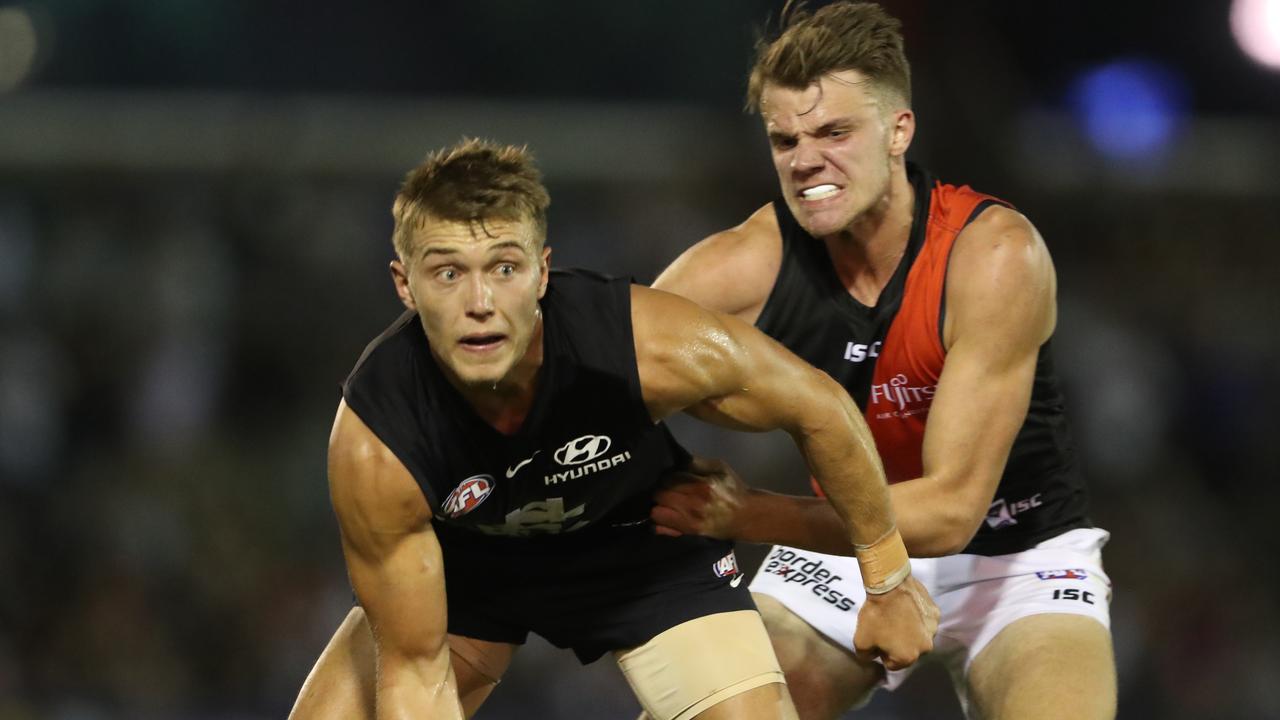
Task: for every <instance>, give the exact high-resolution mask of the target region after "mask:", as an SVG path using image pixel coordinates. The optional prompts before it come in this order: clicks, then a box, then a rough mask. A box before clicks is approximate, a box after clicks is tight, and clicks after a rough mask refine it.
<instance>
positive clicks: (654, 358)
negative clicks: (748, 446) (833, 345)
mask: <svg viewBox="0 0 1280 720" xmlns="http://www.w3.org/2000/svg"><path fill="white" fill-rule="evenodd" d="M632 320H633V328H634V332H635V341H636V349H637V366H638V368H639V371H640V383H641V388H642V391H643V393H644V396H645V402H646V404H647V405H648V406H649V408H650V412H651V413H652V414H653V417H654V418H655V419H661V418H662V417H666V416H667V415H670V414H672V413H674V412H679V411H684V412H687V413H689V414H691V415H693V416H695V417H698V418H700V419H702V420H706V421H708V422H712V423H715V424H717V425H723V426H726V427H730V428H734V429H738V430H751V431H763V430H773V429H779V428H781V429H784V430H788V431H795V430H798V429H799V426H800V423H801V421H802V420H806V419H811V418H813V417H814V416H815V415H814V413H813V412H812V408H809V411H808V412H806V405H811V404H812V403H814V402H815V401H820V400H821V398H815V395H821V394H822V393H821V392H818V390H819V388H821V389H822V390H829V389H830V388H828V387H826V386H827V384H834V381H830V382H829V383H824V380H827V379H826V376H825V375H823V374H822V373H821V372H819V371H817V370H815V369H814V368H812V367H810V366H809V365H807V364H805V363H804V362H803V361H801V360H800V359H799V358H796V357H795V356H794V355H791V354H790V353H789V352H788V351H787V350H786V349H785V348H783V347H782V346H781V345H779V344H778V343H777V342H775V341H773V340H772V339H770V338H769V337H767V336H766V335H764V334H763V333H761V332H760V331H758V330H756V329H755V328H753V327H751V326H750V325H748V324H746V323H745V322H743V321H741V320H738V319H736V318H734V317H732V316H730V315H726V314H722V313H716V312H712V311H710V310H707V309H705V308H702V307H699V306H697V305H694V304H693V303H690V302H688V301H687V300H684V299H682V298H678V297H675V296H673V295H670V294H668V293H662V292H655V291H652V290H648V289H644V288H636V290H635V291H634V292H633V294H632Z"/></svg>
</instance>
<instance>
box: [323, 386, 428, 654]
mask: <svg viewBox="0 0 1280 720" xmlns="http://www.w3.org/2000/svg"><path fill="white" fill-rule="evenodd" d="M329 488H330V497H331V500H332V502H333V507H334V511H335V514H336V515H337V518H338V524H339V527H340V529H341V531H342V547H343V555H344V556H345V558H346V561H347V572H348V574H349V576H350V579H351V584H352V587H353V589H354V590H355V592H356V596H357V598H359V600H360V604H361V605H362V606H363V607H364V609H365V612H366V614H367V615H368V617H369V623H370V626H371V627H372V629H373V631H374V636H375V638H376V639H377V642H378V646H379V654H380V657H382V658H384V659H386V660H397V659H403V660H412V659H415V658H437V657H439V656H440V655H441V653H442V652H443V649H444V647H445V641H446V637H447V617H446V613H445V595H444V564H443V559H442V555H441V551H440V544H439V542H438V541H437V539H436V536H435V532H434V530H433V529H432V527H431V522H430V521H431V511H430V508H429V507H428V505H427V502H426V498H425V497H423V495H422V491H421V489H419V488H418V486H417V483H416V481H415V480H414V479H413V477H412V475H410V474H409V472H408V471H407V470H406V469H405V468H404V466H403V465H402V464H401V463H400V462H399V460H397V459H396V458H395V457H394V455H392V454H391V452H390V451H389V450H388V449H387V448H386V446H385V445H383V444H382V443H381V442H380V441H379V440H378V439H377V438H376V436H374V435H373V433H372V432H371V431H370V430H369V429H368V427H366V426H365V425H364V423H363V422H361V421H360V419H359V418H358V417H356V415H355V413H353V412H351V410H350V409H348V408H346V407H345V405H344V406H343V407H341V408H340V409H339V412H338V418H337V420H336V421H335V426H334V433H333V437H332V438H331V439H330V451H329Z"/></svg>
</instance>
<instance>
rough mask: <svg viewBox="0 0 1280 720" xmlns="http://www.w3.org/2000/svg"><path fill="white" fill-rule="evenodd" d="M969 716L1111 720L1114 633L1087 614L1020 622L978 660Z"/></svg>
mask: <svg viewBox="0 0 1280 720" xmlns="http://www.w3.org/2000/svg"><path fill="white" fill-rule="evenodd" d="M967 691H968V692H967V694H968V703H967V705H968V708H967V709H968V710H969V715H970V716H971V717H978V718H983V719H984V720H1021V719H1022V718H1035V719H1036V720H1041V719H1043V720H1055V719H1056V718H1062V719H1063V720H1066V719H1068V718H1070V719H1071V720H1105V719H1108V718H1113V717H1115V713H1116V671H1115V657H1114V654H1113V652H1112V648H1111V633H1110V631H1109V630H1108V629H1107V628H1106V627H1105V626H1104V625H1103V624H1102V623H1101V622H1099V621H1098V620H1096V619H1094V618H1091V617H1088V616H1084V615H1068V614H1044V615H1032V616H1030V617H1024V618H1022V619H1020V620H1017V621H1015V622H1013V623H1011V624H1010V625H1008V626H1007V627H1005V628H1004V629H1003V630H1001V631H1000V632H999V634H997V635H996V636H995V638H993V639H992V640H991V642H990V643H988V644H987V646H986V647H985V648H983V650H982V651H981V652H980V653H979V654H978V655H977V657H975V658H974V659H973V662H972V663H971V664H970V666H969V674H968V678H967Z"/></svg>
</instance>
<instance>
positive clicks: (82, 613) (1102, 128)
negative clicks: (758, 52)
mask: <svg viewBox="0 0 1280 720" xmlns="http://www.w3.org/2000/svg"><path fill="white" fill-rule="evenodd" d="M780 4H781V3H780V1H779V0H700V1H699V2H678V1H676V0H650V1H649V2H645V3H601V2H585V1H582V0H573V1H569V0H563V1H561V2H543V3H534V2H520V1H518V0H485V1H476V2H469V3H428V2H407V1H406V0H393V1H388V2H380V3H363V4H356V3H341V4H339V3H332V4H331V3H325V2H318V3H311V4H301V3H292V2H284V1H283V0H257V1H254V2H250V1H249V0H225V1H223V2H213V1H212V0H165V1H164V2H154V1H147V0H116V1H115V2H109V1H107V0H47V1H45V2H20V3H12V2H0V720H29V719H35V718H51V719H56V720H99V719H106V718H137V719H150V718H199V719H210V720H212V719H214V718H244V719H257V718H279V717H284V716H285V714H286V713H287V712H288V710H289V708H290V706H291V704H292V702H293V699H294V696H295V694H296V692H297V690H298V687H299V685H300V684H301V682H302V680H303V678H304V677H305V675H306V673H307V671H308V669H309V668H310V666H311V664H312V662H313V661H314V659H315V657H316V655H317V654H318V653H319V651H320V649H321V648H322V647H323V645H324V643H325V642H326V640H327V638H328V636H329V634H330V633H331V632H332V630H333V629H334V628H335V627H336V625H337V623H338V622H339V620H340V619H341V618H342V617H343V615H344V614H345V612H346V610H347V608H348V607H349V603H350V596H349V590H348V589H347V585H346V579H345V575H344V570H343V565H342V561H341V557H340V551H339V546H338V538H337V531H336V528H335V523H334V521H333V517H332V513H331V511H330V509H329V506H328V498H327V495H326V486H325V469H324V456H325V443H326V440H327V435H328V428H329V424H330V422H331V419H332V413H333V409H334V407H335V404H336V402H337V400H338V397H339V393H338V383H339V382H340V381H341V379H342V378H343V377H344V376H345V374H346V372H347V371H348V369H349V368H350V367H351V365H352V364H353V363H354V361H355V359H356V357H357V356H358V354H359V352H360V351H361V349H362V348H363V346H364V344H365V343H366V342H367V341H368V340H369V339H371V338H372V337H373V336H374V335H376V334H377V333H378V332H379V331H381V329H382V328H383V327H384V326H385V325H386V324H387V322H388V321H389V320H390V319H391V318H392V317H393V316H394V315H395V314H396V313H397V312H398V307H399V306H398V305H397V303H396V302H395V298H394V296H393V293H392V290H391V286H390V283H389V282H388V279H387V273H386V269H385V265H386V262H387V261H388V260H389V259H390V257H391V248H390V242H389V234H390V227H391V222H390V215H389V212H388V208H389V205H390V200H391V197H392V195H393V193H394V190H395V188H396V186H397V182H398V180H399V178H400V176H401V175H402V174H403V173H404V172H405V171H406V170H407V169H408V168H410V167H411V166H412V165H414V164H415V163H416V162H417V160H418V159H419V158H420V157H421V156H422V155H423V154H424V153H425V152H426V151H428V150H429V149H432V148H435V147H438V146H441V145H445V144H448V143H451V142H454V141H456V140H457V139H459V138H460V137H461V136H462V135H464V134H471V135H481V136H487V137H492V138H495V139H498V140H502V141H507V142H517V143H529V144H530V145H531V146H532V147H533V148H534V149H535V151H536V152H537V154H538V156H539V157H540V159H541V163H542V166H543V169H544V171H545V174H546V176H547V180H548V182H549V185H550V187H551V190H552V197H553V204H552V209H551V223H550V224H551V228H550V243H551V245H552V246H553V247H554V249H555V254H554V257H553V261H554V264H556V265H560V266H566V265H584V266H589V267H593V268H597V269H602V270H606V271H610V272H614V273H620V274H630V275H633V276H634V277H635V278H637V279H638V280H639V281H642V282H647V281H650V280H652V278H653V277H654V276H655V275H656V273H657V272H658V271H659V270H660V269H661V268H662V267H663V266H664V265H665V264H666V263H667V262H669V261H670V260H671V259H672V258H674V257H675V256H676V255H677V254H678V253H679V252H680V251H681V250H682V249H683V248H685V247H686V246H688V245H689V244H691V243H693V242H694V241H696V240H698V239H699V238H701V237H703V236H704V235H706V234H708V233H710V232H713V231H715V230H717V229H720V228H723V227H726V226H729V225H732V224H736V223H737V222H738V221H739V220H741V219H742V218H744V217H745V216H746V215H747V214H748V213H749V212H750V211H751V210H753V209H754V208H756V207H758V206H759V205H761V204H763V203H764V202H766V201H767V200H769V199H770V198H771V197H772V196H773V192H774V188H773V182H774V180H773V177H772V175H771V169H770V166H769V164H768V158H767V148H766V146H765V143H764V139H763V134H762V133H761V132H760V131H759V128H758V127H757V124H758V120H757V119H755V118H752V117H747V116H745V115H744V114H742V112H741V111H740V106H741V101H742V91H743V85H744V79H745V75H746V72H747V70H748V68H749V64H750V59H751V49H750V48H751V43H752V39H753V35H754V33H755V32H756V30H757V29H758V28H759V27H760V26H761V25H762V24H763V23H764V21H765V20H766V19H767V18H768V17H769V16H770V13H771V12H773V11H776V9H777V7H778V6H779V5H780ZM886 5H887V6H888V7H889V9H890V10H891V11H892V12H894V13H895V14H897V15H898V16H899V17H901V18H902V19H903V21H904V22H905V25H906V35H907V41H908V54H909V56H910V58H911V60H912V63H913V69H914V73H915V88H916V110H917V112H918V117H919V133H918V135H917V138H916V142H915V145H914V147H913V151H912V153H911V156H912V157H913V158H914V159H916V160H917V161H919V162H921V163H923V164H924V165H926V166H927V167H929V168H931V169H932V170H933V171H935V172H936V173H937V174H938V175H939V176H940V177H942V178H943V179H946V180H949V181H955V182H963V183H969V184H972V185H974V186H975V187H977V188H979V189H981V190H984V191H986V192H990V193H994V194H997V195H999V196H1002V197H1004V198H1006V199H1008V200H1010V201H1012V202H1013V203H1015V204H1016V205H1017V206H1018V207H1019V208H1020V209H1022V210H1023V211H1024V212H1026V213H1027V214H1028V215H1029V216H1030V217H1031V218H1032V220H1033V221H1034V222H1036V223H1037V225H1038V226H1039V227H1040V229H1041V231H1042V232H1043V234H1044V236H1045V237H1046V239H1047V240H1048V242H1049V244H1050V247H1051V249H1052V252H1053V253H1054V256H1055V259H1056V262H1057V266H1058V273H1059V285H1060V302H1061V313H1060V316H1061V321H1060V329H1059V332H1058V336H1059V339H1058V340H1057V343H1056V349H1057V359H1058V361H1059V363H1060V366H1061V368H1062V371H1063V373H1064V374H1065V377H1066V381H1067V385H1068V393H1069V395H1068V400H1069V402H1070V408H1071V411H1072V412H1073V414H1074V421H1075V424H1076V428H1077V433H1078V439H1079V442H1080V445H1081V446H1082V447H1083V450H1084V453H1085V462H1086V468H1087V472H1088V477H1089V479H1090V482H1091V486H1092V491H1093V494H1094V508H1095V516H1096V520H1097V521H1098V522H1099V523H1100V524H1101V525H1103V526H1104V527H1107V528H1109V529H1110V530H1111V531H1112V533H1113V538H1112V541H1111V544H1110V545H1109V546H1108V547H1107V551H1106V562H1107V566H1108V570H1109V571H1110V574H1111V576H1112V579H1113V581H1114V583H1115V599H1114V603H1113V605H1112V614H1113V619H1114V626H1115V641H1116V654H1117V661H1118V665H1119V673H1120V716H1121V717H1135V718H1136V717H1142V718H1148V717H1150V718H1157V717H1158V718H1204V717H1213V718H1275V717H1280V685H1278V684H1277V683H1276V678H1280V643H1277V642H1276V641H1277V640H1278V639H1280V632H1277V626H1278V625H1280V619H1278V616H1277V612H1276V610H1277V608H1278V607H1280V579H1278V578H1277V567H1280V563H1277V561H1276V556H1277V553H1278V552H1280V541H1278V540H1277V533H1276V532H1275V527H1274V526H1273V525H1271V523H1272V522H1274V521H1275V518H1276V517H1277V516H1276V511H1277V509H1278V508H1277V502H1276V500H1277V495H1278V494H1280V483H1277V479H1280V478H1278V477H1277V472H1276V468H1277V467H1280V462H1278V460H1280V457H1278V454H1280V453H1278V452H1277V448H1278V447H1280V443H1277V442H1276V437H1277V436H1280V427H1278V425H1280V423H1277V419H1276V418H1277V415H1276V412H1275V408H1276V406H1277V400H1278V399H1280V393H1278V390H1280V387H1278V382H1277V379H1278V373H1277V372H1276V370H1275V368H1276V366H1277V364H1280V334H1278V333H1277V332H1276V329H1275V328H1276V325H1275V322H1276V321H1275V317H1276V311H1277V310H1278V309H1280V307H1278V306H1280V303H1277V301H1276V299H1277V292H1276V290H1275V288H1276V287H1277V284H1278V281H1280V277H1278V275H1280V270H1278V268H1280V243H1278V242H1277V241H1278V240H1280V70H1277V69H1276V66H1280V58H1277V54H1278V53H1280V49H1278V46H1280V2H1277V1H1276V0H1236V1H1235V2H1191V3H1155V2H1149V1H1148V2H1133V3H1121V2H1095V1H1092V0H1090V1H1086V2H1078V3H1013V2H995V1H994V0H979V1H977V2H971V3H942V2H924V0H892V1H890V2H887V3H886ZM1249 13H1255V14H1254V15H1249ZM1250 53H1252V56H1251V55H1250ZM1268 53H1269V54H1268ZM1267 63H1270V64H1271V66H1270V67H1268V65H1267ZM678 430H679V432H680V434H681V436H682V437H683V438H685V439H686V440H687V441H688V442H689V443H690V444H691V445H692V446H694V447H696V448H697V449H699V450H701V451H703V452H707V453H712V454H716V455H720V456H724V457H728V458H730V459H732V460H734V461H736V462H737V463H738V464H739V465H740V467H741V468H742V469H743V472H744V475H745V476H747V477H748V479H749V481H751V482H753V483H755V484H760V485H767V486H770V487H775V488H792V489H797V490H799V489H802V488H803V487H804V474H803V472H802V471H800V470H799V468H798V465H797V460H796V457H795V453H794V452H793V451H792V450H791V449H790V448H789V446H788V443H787V442H786V441H785V439H779V438H776V437H767V438H765V439H764V440H763V441H762V440H761V439H760V438H746V437H734V436H731V435H727V434H723V433H717V432H710V431H707V430H706V429H704V428H701V427H699V426H697V424H696V423H693V422H680V423H678ZM740 554H741V555H742V556H743V558H744V561H745V562H746V564H748V565H750V564H751V563H750V561H751V559H752V558H758V557H759V554H760V551H759V550H758V549H744V550H742V551H740ZM621 560H622V559H620V561H621ZM637 709H638V708H637V706H636V704H635V702H634V700H632V699H631V697H630V696H629V694H628V692H627V690H626V688H625V685H624V684H623V682H622V680H621V677H620V674H619V673H618V671H617V670H616V669H615V668H614V667H613V666H612V664H611V663H609V662H608V661H604V662H599V663H596V664H595V665H593V666H590V667H588V668H586V669H581V668H579V667H578V666H577V664H576V661H574V660H573V659H572V657H571V656H570V655H569V654H568V653H565V652H560V651H557V650H555V649H554V648H550V647H549V646H547V645H545V644H543V643H540V642H533V643H531V644H530V645H529V646H528V647H526V648H525V649H524V650H523V651H522V652H521V653H520V654H518V656H517V660H516V663H515V665H514V666H513V667H512V669H511V671H510V673H509V674H508V679H507V680H505V681H504V682H503V684H502V685H501V686H500V687H499V689H498V690H497V691H496V693H495V694H494V696H493V697H492V699H491V701H490V704H489V706H488V707H487V708H486V710H485V711H483V712H482V713H481V717H487V718H495V719H498V718H521V719H525V718H631V717H634V714H635V713H636V711H637ZM859 717H865V718H908V717H930V718H955V717H959V711H958V709H957V705H956V702H955V700H954V699H953V697H952V696H951V693H950V689H949V687H948V686H947V682H946V679H945V677H944V675H943V673H942V672H941V671H938V670H933V669H930V670H925V671H922V672H920V673H918V674H917V676H916V677H915V678H913V679H912V681H911V682H910V683H908V684H907V685H906V686H905V688H904V689H903V690H902V691H900V692H898V693H896V694H895V695H893V696H884V695H883V694H882V695H881V696H879V697H877V698H876V700H875V701H873V703H872V704H871V705H870V706H869V707H868V708H867V709H866V710H865V711H864V712H863V713H861V714H859Z"/></svg>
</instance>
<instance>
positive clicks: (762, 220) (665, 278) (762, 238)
mask: <svg viewBox="0 0 1280 720" xmlns="http://www.w3.org/2000/svg"><path fill="white" fill-rule="evenodd" d="M781 264H782V233H781V231H780V230H779V226H778V217H777V214H776V213H775V212H774V209H773V205H772V203H770V204H768V205H765V206H763V207H761V208H760V209H758V210H756V211H755V212H754V213H752V214H751V216H750V217H748V218H747V219H746V220H745V221H744V222H742V223H741V224H740V225H737V226H735V227H732V228H729V229H727V230H722V231H720V232H717V233H714V234H712V235H709V236H708V237H706V238H704V239H703V240H701V241H699V242H698V243H696V244H695V245H693V246H692V247H690V248H689V249H687V250H685V251H684V252H683V253H682V254H681V255H680V257H678V258H676V260H675V261H674V262H672V263H671V265H669V266H668V267H667V269H666V270H664V271H663V272H662V274H661V275H659V276H658V279H657V280H656V281H655V282H654V284H653V286H654V287H655V288H658V289H660V290H665V291H667V292H672V293H676V294H677V295H683V296H684V297H687V298H689V299H691V300H693V301H694V302H696V303H698V304H700V305H703V306H706V307H709V308H712V309H714V310H718V311H720V312H725V313H729V314H731V315H742V314H743V313H744V312H750V311H751V310H753V309H754V310H756V311H758V310H759V307H760V306H762V305H763V304H764V301H765V299H766V298H767V297H768V295H769V292H770V290H772V288H773V283H774V280H775V279H776V278H777V276H778V268H779V267H780V266H781Z"/></svg>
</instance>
